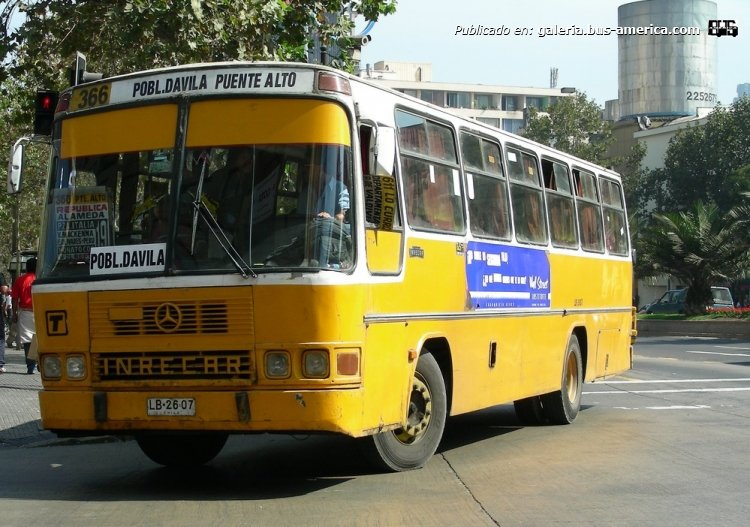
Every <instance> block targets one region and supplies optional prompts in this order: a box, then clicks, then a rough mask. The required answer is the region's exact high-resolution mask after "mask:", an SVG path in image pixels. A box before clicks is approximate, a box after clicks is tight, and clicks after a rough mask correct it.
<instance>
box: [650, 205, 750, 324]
mask: <svg viewBox="0 0 750 527" xmlns="http://www.w3.org/2000/svg"><path fill="white" fill-rule="evenodd" d="M653 220H654V222H653V223H652V224H651V226H650V227H648V228H647V229H646V233H645V235H644V237H643V238H642V240H641V241H642V243H641V244H640V248H641V252H640V254H639V255H638V256H639V259H640V263H639V272H641V273H642V274H643V275H644V276H655V275H658V274H662V273H668V274H671V275H673V276H675V277H677V278H679V279H680V280H681V281H682V282H683V283H684V284H686V285H687V286H688V288H689V289H688V293H687V297H686V306H687V314H698V313H703V312H704V311H705V306H707V305H710V303H711V286H712V285H715V284H716V283H720V282H729V281H730V280H732V279H734V278H735V277H737V276H739V275H740V274H741V272H742V271H743V270H744V269H746V268H747V264H748V250H747V248H748V245H747V225H746V220H745V218H744V216H743V209H742V208H741V207H735V208H733V209H732V210H730V211H729V212H727V213H724V212H722V211H721V210H720V209H719V208H718V207H717V206H716V205H715V204H708V205H704V204H702V203H696V204H694V205H693V207H692V208H691V209H690V210H687V211H683V212H675V213H667V214H654V215H653Z"/></svg>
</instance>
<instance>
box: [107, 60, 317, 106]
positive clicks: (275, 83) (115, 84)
mask: <svg viewBox="0 0 750 527" xmlns="http://www.w3.org/2000/svg"><path fill="white" fill-rule="evenodd" d="M314 79H315V72H314V71H312V70H295V69H290V68H262V69H261V68H254V67H249V66H245V67H225V68H211V69H175V70H172V71H169V72H163V73H158V74H151V75H143V76H137V77H135V76H134V77H129V78H127V79H124V80H119V81H112V83H111V91H110V94H109V104H116V103H123V102H131V101H136V100H143V99H153V98H158V97H167V96H170V95H178V94H187V95H196V94H201V95H208V94H218V93H221V94H233V93H245V94H247V93H309V92H311V91H312V89H313V83H314Z"/></svg>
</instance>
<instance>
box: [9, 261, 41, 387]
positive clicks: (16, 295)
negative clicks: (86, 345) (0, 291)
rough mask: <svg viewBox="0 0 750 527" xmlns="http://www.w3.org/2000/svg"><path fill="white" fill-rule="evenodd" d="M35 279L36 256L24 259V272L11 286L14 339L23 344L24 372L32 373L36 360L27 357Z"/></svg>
mask: <svg viewBox="0 0 750 527" xmlns="http://www.w3.org/2000/svg"><path fill="white" fill-rule="evenodd" d="M35 280H36V258H29V259H28V260H26V272H25V273H23V274H22V275H21V276H19V277H18V278H16V281H15V282H13V287H12V288H11V298H12V299H13V321H14V322H15V323H16V340H17V342H18V343H19V344H21V345H23V352H24V355H25V356H26V373H27V374H29V375H32V374H33V373H34V371H35V370H36V369H37V364H36V361H35V360H33V359H29V348H30V347H31V339H32V338H33V337H34V335H35V334H36V329H35V327H34V306H33V303H32V299H31V284H33V283H34V281H35Z"/></svg>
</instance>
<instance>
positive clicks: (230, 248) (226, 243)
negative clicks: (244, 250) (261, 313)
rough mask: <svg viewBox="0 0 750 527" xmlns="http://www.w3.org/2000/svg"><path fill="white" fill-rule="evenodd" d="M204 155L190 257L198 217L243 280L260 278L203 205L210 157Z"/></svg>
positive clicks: (193, 253)
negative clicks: (204, 223) (248, 277)
mask: <svg viewBox="0 0 750 527" xmlns="http://www.w3.org/2000/svg"><path fill="white" fill-rule="evenodd" d="M204 154H205V155H204V157H203V166H202V167H201V175H200V178H198V188H197V189H196V191H195V201H194V202H193V233H192V236H191V239H190V255H191V256H195V238H196V234H197V232H198V217H199V216H200V217H201V218H203V221H205V222H206V225H208V229H209V230H210V231H211V234H213V235H214V238H216V241H218V242H219V245H220V246H221V248H222V249H224V252H225V253H227V256H229V259H230V260H232V263H233V264H234V266H235V267H236V268H237V270H238V271H239V272H240V274H241V275H242V278H247V276H248V273H250V275H252V277H253V278H258V275H257V274H255V272H254V271H253V270H252V269H251V268H250V266H249V265H248V263H247V262H246V261H245V260H244V258H242V255H240V253H239V252H237V249H235V248H234V245H232V242H231V241H230V240H229V238H227V235H226V234H224V229H222V228H221V226H220V225H219V222H218V221H217V220H216V218H215V217H214V215H213V214H212V213H211V211H210V210H209V209H208V207H206V204H205V203H203V180H204V179H205V176H206V166H207V165H208V157H209V154H208V153H205V152H204Z"/></svg>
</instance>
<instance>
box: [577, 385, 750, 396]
mask: <svg viewBox="0 0 750 527" xmlns="http://www.w3.org/2000/svg"><path fill="white" fill-rule="evenodd" d="M748 391H750V386H747V387H742V388H684V389H682V390H608V391H606V392H583V395H611V394H618V395H627V394H638V393H699V392H748Z"/></svg>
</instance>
